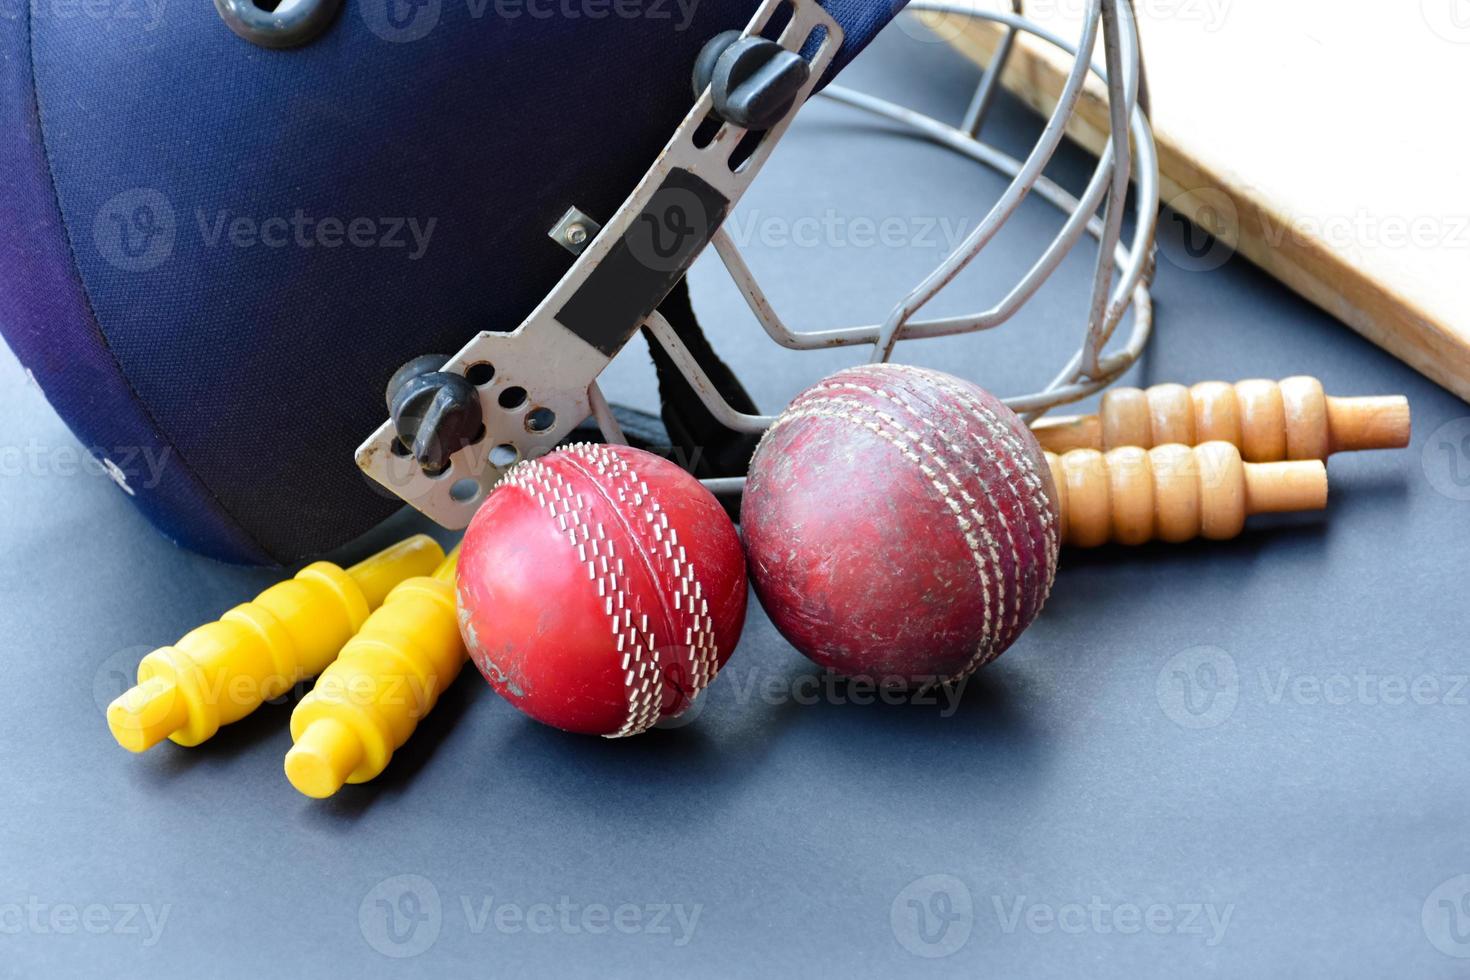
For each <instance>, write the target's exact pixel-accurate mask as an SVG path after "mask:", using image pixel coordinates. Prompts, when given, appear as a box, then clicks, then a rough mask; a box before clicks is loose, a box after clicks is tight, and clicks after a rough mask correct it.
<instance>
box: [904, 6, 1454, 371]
mask: <svg viewBox="0 0 1470 980" xmlns="http://www.w3.org/2000/svg"><path fill="white" fill-rule="evenodd" d="M1003 6H1004V7H1006V8H1008V6H1009V5H1003ZM1026 6H1027V10H1026V14H1027V16H1028V17H1031V18H1032V19H1033V20H1036V21H1037V22H1038V23H1040V24H1042V25H1043V26H1045V27H1048V28H1051V29H1052V30H1055V31H1056V32H1057V33H1059V34H1060V35H1061V36H1063V37H1065V38H1068V39H1075V38H1077V37H1078V36H1079V34H1080V29H1081V20H1080V17H1081V14H1080V10H1081V8H1082V7H1083V6H1084V5H1083V4H1082V3H1081V2H1078V0H1045V2H1041V0H1038V2H1032V3H1028V4H1027V5H1026ZM1136 8H1137V13H1138V19H1139V29H1140V32H1141V34H1142V39H1143V57H1144V65H1145V68H1146V70H1147V73H1148V82H1149V90H1150V94H1151V97H1152V101H1153V105H1152V110H1153V117H1152V118H1153V125H1154V129H1155V133H1156V135H1157V140H1158V148H1159V158H1160V169H1161V171H1162V182H1161V188H1162V198H1163V200H1164V202H1165V203H1167V204H1168V205H1169V206H1170V207H1172V208H1174V209H1175V210H1177V211H1178V212H1179V213H1181V214H1183V215H1185V216H1187V217H1188V218H1189V219H1190V220H1191V221H1193V222H1194V223H1195V224H1197V225H1198V226H1199V227H1200V228H1202V229H1204V230H1205V231H1208V232H1210V233H1211V234H1212V235H1214V236H1216V238H1217V239H1218V240H1219V241H1220V242H1222V243H1224V244H1225V245H1227V246H1228V247H1229V248H1232V249H1234V250H1236V251H1238V252H1239V253H1240V254H1241V255H1243V256H1245V257H1246V258H1248V259H1249V260H1250V261H1251V262H1253V263H1255V264H1256V265H1258V266H1260V267H1261V268H1262V269H1264V270H1265V271H1267V272H1269V273H1270V274H1271V275H1272V276H1274V277H1276V278H1277V279H1279V280H1281V281H1282V282H1283V283H1285V284H1286V285H1287V286H1289V287H1291V288H1292V289H1293V290H1295V291H1296V292H1297V293H1300V294H1301V295H1302V296H1304V297H1306V298H1307V299H1308V300H1310V301H1312V302H1313V303H1315V304H1316V305H1318V306H1320V307H1321V308H1322V309H1324V310H1326V311H1327V312H1329V313H1331V314H1332V315H1334V316H1336V317H1337V318H1338V319H1340V320H1342V321H1343V322H1344V323H1346V324H1347V325H1348V326H1350V327H1352V328H1353V329H1354V330H1356V331H1358V332H1359V333H1360V334H1362V335H1363V336H1365V337H1367V338H1368V339H1369V340H1371V341H1373V342H1374V343H1375V344H1377V345H1378V346H1380V347H1382V348H1384V349H1385V350H1387V351H1389V352H1391V353H1393V354H1394V355H1396V356H1397V357H1399V358H1400V359H1402V360H1403V361H1404V362H1406V363H1408V364H1409V365H1411V366H1412V367H1414V368H1415V369H1416V370H1418V371H1419V372H1421V373H1423V374H1424V375H1426V376H1428V377H1430V378H1432V379H1433V380H1435V381H1437V382H1439V383H1440V384H1442V385H1444V386H1445V387H1446V388H1448V389H1450V390H1451V391H1453V392H1455V393H1456V394H1458V395H1459V396H1460V397H1461V398H1466V399H1470V126H1467V125H1466V124H1465V122H1464V115H1463V108H1462V107H1461V103H1462V98H1461V97H1462V96H1463V94H1464V93H1465V92H1466V90H1467V87H1470V0H1403V2H1401V3H1392V4H1385V3H1376V2H1375V3H1370V2H1368V0H1292V2H1290V3H1281V2H1279V0H1137V2H1136ZM919 16H920V18H921V20H925V21H927V22H928V23H929V24H930V25H931V27H932V28H933V29H934V30H935V31H936V33H939V34H940V35H941V36H942V37H944V38H946V39H947V40H948V41H949V42H950V43H951V44H952V45H953V46H954V47H956V48H957V49H958V50H960V51H961V52H963V53H964V54H965V55H966V56H968V57H969V58H971V59H972V60H974V61H976V62H978V63H980V64H989V62H990V59H991V58H992V56H993V54H994V52H995V49H996V46H997V44H998V42H999V39H1000V37H1001V36H1002V32H1003V30H1004V28H1001V27H999V26H997V25H994V24H990V23H987V22H984V21H979V20H974V19H973V18H962V17H959V16H958V15H948V14H946V15H934V14H928V13H925V14H920V15H919ZM936 18H937V19H936ZM1094 60H1095V61H1097V62H1099V63H1100V62H1101V60H1102V44H1101V41H1099V43H1098V47H1097V51H1096V53H1095V56H1094ZM1067 69H1068V60H1067V57H1066V56H1065V55H1064V54H1063V53H1062V52H1061V51H1059V50H1058V49H1056V48H1055V47H1053V46H1051V45H1049V44H1046V43H1044V42H1037V41H1036V39H1035V38H1031V37H1025V40H1024V41H1023V42H1022V43H1019V44H1018V45H1017V46H1016V50H1015V52H1014V53H1013V55H1012V57H1011V60H1010V62H1009V63H1008V68H1007V70H1006V72H1005V74H1004V76H1003V80H1004V82H1005V85H1006V87H1007V88H1008V89H1009V90H1011V91H1012V92H1014V93H1016V94H1017V95H1019V96H1020V97H1021V98H1022V99H1024V100H1025V101H1026V102H1027V103H1029V104H1030V105H1031V106H1032V107H1034V108H1036V109H1037V110H1038V111H1041V112H1044V113H1047V112H1050V111H1051V109H1052V108H1053V106H1054V105H1055V99H1056V95H1057V93H1058V92H1059V91H1060V90H1061V87H1062V84H1063V82H1064V80H1065V78H1066V75H1067ZM1093 81H1094V83H1095V84H1093V85H1092V86H1091V87H1090V88H1089V90H1088V93H1087V95H1086V96H1085V97H1084V98H1083V100H1082V102H1081V105H1080V107H1079V113H1078V117H1077V119H1076V120H1075V121H1074V123H1073V125H1072V127H1071V129H1070V135H1071V136H1072V137H1073V138H1074V139H1076V140H1077V141H1078V142H1080V143H1081V144H1083V145H1084V146H1086V147H1088V148H1089V149H1090V150H1092V151H1094V152H1096V151H1098V150H1099V149H1100V148H1101V146H1102V145H1103V141H1104V138H1105V137H1104V134H1105V133H1106V131H1107V105H1106V92H1105V90H1104V88H1103V87H1102V85H1101V84H1100V83H1096V80H1095V79H1094V80H1093ZM1228 254H1229V253H1228V251H1227V252H1226V255H1227V256H1228ZM1169 258H1170V256H1168V255H1167V254H1166V255H1164V256H1161V259H1160V261H1161V263H1162V262H1164V261H1166V260H1167V259H1169ZM1182 259H1183V262H1182V264H1183V265H1185V267H1186V268H1188V267H1190V261H1191V256H1189V255H1185V256H1182ZM1199 261H1200V262H1201V263H1203V266H1202V267H1207V266H1208V263H1209V262H1210V261H1211V260H1210V259H1209V258H1208V257H1207V256H1205V255H1203V254H1202V255H1200V256H1199Z"/></svg>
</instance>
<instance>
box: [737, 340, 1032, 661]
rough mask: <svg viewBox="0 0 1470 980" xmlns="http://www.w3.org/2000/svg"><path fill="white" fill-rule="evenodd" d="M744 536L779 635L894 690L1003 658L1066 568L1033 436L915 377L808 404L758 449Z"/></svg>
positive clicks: (843, 381)
mask: <svg viewBox="0 0 1470 980" xmlns="http://www.w3.org/2000/svg"><path fill="white" fill-rule="evenodd" d="M741 524H742V528H743V530H744V532H745V543H746V557H747V560H748V562H749V566H750V576H751V580H752V582H753V583H754V584H755V590H756V595H757V596H759V597H760V600H761V604H762V605H763V606H764V607H765V610H766V612H767V613H768V614H769V615H770V617H771V620H772V622H774V623H775V625H776V627H777V629H779V630H780V631H781V633H782V634H783V635H784V636H785V637H786V638H787V639H788V640H790V641H791V643H792V645H793V646H795V647H796V648H797V649H798V650H800V651H801V652H802V653H804V654H806V655H807V656H808V657H810V658H811V659H812V660H814V661H816V662H817V663H818V664H820V665H822V666H823V667H828V668H831V669H833V670H835V671H838V672H840V673H843V674H848V675H854V676H861V677H867V678H871V679H873V680H875V681H877V682H879V683H884V684H887V685H890V686H903V685H926V684H931V683H942V682H948V681H953V680H958V679H959V678H962V677H964V676H966V675H968V674H969V673H970V672H971V671H973V670H975V669H976V668H977V667H980V666H982V665H984V664H986V663H989V662H990V661H991V660H993V659H995V658H996V657H998V656H1000V654H1001V653H1002V652H1003V651H1004V650H1005V649H1006V648H1007V647H1008V646H1010V645H1011V643H1013V642H1014V641H1015V639H1016V637H1017V636H1019V635H1020V633H1021V631H1022V630H1024V629H1025V628H1026V627H1027V626H1029V625H1030V623H1031V621H1032V620H1033V619H1034V618H1035V617H1036V614H1037V613H1038V612H1039V611H1040V610H1041V606H1042V603H1043V602H1045V601H1046V597H1047V594H1048V593H1049V592H1050V590H1051V583H1052V576H1053V574H1054V572H1055V570H1056V561H1057V544H1058V541H1057V537H1058V533H1057V532H1058V521H1057V496H1056V489H1055V487H1054V485H1053V483H1052V479H1051V473H1050V470H1049V468H1048V467H1047V464H1046V460H1045V457H1044V456H1043V455H1042V451H1041V447H1040V446H1039V445H1038V444H1037V442H1036V439H1035V437H1034V436H1032V434H1031V432H1030V430H1029V429H1027V428H1026V426H1025V425H1024V424H1023V423H1022V422H1021V420H1020V419H1019V418H1017V417H1016V415H1015V413H1014V412H1012V411H1011V410H1010V409H1008V408H1006V406H1005V405H1004V404H1002V403H1001V402H1000V401H999V400H998V399H997V398H995V397H994V396H993V395H991V394H989V393H988V392H986V391H984V390H983V389H981V388H979V387H976V386H975V385H973V384H970V383H969V382H968V381H963V380H961V379H959V378H956V377H952V376H950V375H947V374H944V373H942V372H939V371H931V370H926V369H922V368H915V367H908V366H903V365H896V364H873V365H865V366H862V367H857V368H851V369H848V370H844V371H839V372H837V373H836V374H833V375H831V376H830V377H828V378H826V379H825V380H823V381H821V382H819V383H818V384H816V385H814V386H813V387H811V388H809V389H807V390H806V391H805V392H803V393H802V394H801V395H799V396H797V398H796V400H795V401H793V402H792V403H791V405H790V406H789V407H788V408H787V409H786V411H785V412H783V413H782V414H781V416H780V418H779V419H777V421H776V422H775V424H774V425H772V426H771V429H770V430H769V431H768V432H767V433H766V435H765V437H764V438H763V439H762V440H761V443H760V447H759V448H758V449H757V450H756V454H755V458H754V459H753V460H752V462H751V467H750V476H749V479H748V481H747V483H746V488H745V499H744V502H743V504H742V507H741ZM900 679H901V680H900Z"/></svg>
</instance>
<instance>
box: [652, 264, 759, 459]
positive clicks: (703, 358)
mask: <svg viewBox="0 0 1470 980" xmlns="http://www.w3.org/2000/svg"><path fill="white" fill-rule="evenodd" d="M659 312H660V313H662V314H663V315H664V319H665V320H667V321H668V322H669V325H670V326H671V327H673V328H674V332H675V333H677V334H678V335H679V339H680V340H681V341H683V342H684V346H685V347H686V348H687V349H688V350H689V353H690V354H692V355H693V356H694V359H695V361H697V362H698V363H699V366H700V368H702V369H703V370H704V373H705V376H706V377H708V378H709V380H710V382H711V384H713V386H714V387H715V389H716V390H717V391H718V392H719V394H720V396H721V397H722V398H724V399H725V401H726V402H727V403H729V405H730V406H731V407H732V408H734V409H736V410H737V411H740V412H744V413H746V414H748V415H755V414H757V413H756V407H755V401H754V400H753V399H752V398H751V397H750V395H749V394H748V393H747V392H746V390H745V387H744V386H743V385H741V383H740V379H739V378H737V377H736V376H735V372H734V371H732V370H731V369H730V367H729V365H727V364H726V363H725V362H724V361H722V360H720V356H719V355H718V354H716V353H715V349H714V348H713V347H712V346H710V342H709V339H708V338H707V337H705V335H704V331H703V330H702V329H700V326H699V321H698V320H697V319H696V318H695V316H694V306H693V304H692V303H691V302H690V300H689V284H688V281H687V280H683V279H681V280H680V281H679V285H678V286H676V287H675V288H674V290H673V291H672V292H670V293H669V295H668V296H667V297H666V298H665V299H664V301H663V303H661V304H660V305H659ZM644 335H645V336H647V335H648V329H647V328H646V327H645V328H644ZM648 341H649V343H648V349H649V352H650V353H651V354H652V355H653V366H654V368H655V369H656V370H657V372H658V394H659V401H660V402H661V403H662V405H663V412H662V415H663V420H664V426H665V428H666V429H667V430H668V433H669V439H670V442H671V445H672V448H673V451H674V453H675V456H674V462H676V463H678V464H679V465H680V466H682V467H683V468H684V469H686V470H688V471H689V472H691V473H693V474H694V475H695V476H697V477H699V478H700V479H702V480H709V479H717V478H720V477H728V476H744V475H745V471H746V469H747V468H748V467H749V466H750V457H751V455H752V454H753V453H754V452H755V447H756V443H758V442H760V433H758V432H737V431H735V430H733V429H730V428H728V427H727V426H725V425H724V424H723V423H721V422H720V421H719V420H717V419H716V418H715V417H714V415H713V414H711V412H710V410H709V409H708V408H706V407H705V404H704V402H703V401H702V400H701V399H700V397H699V395H698V394H696V393H695V391H694V387H693V385H691V384H690V383H689V379H688V378H687V377H686V376H685V375H684V373H683V372H682V371H680V370H679V368H678V367H677V366H676V365H675V364H674V361H673V358H671V357H670V356H669V353H668V351H666V350H664V347H663V345H662V344H660V343H657V342H656V341H655V340H654V339H653V338H652V337H648Z"/></svg>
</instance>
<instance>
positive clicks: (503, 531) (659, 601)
mask: <svg viewBox="0 0 1470 980" xmlns="http://www.w3.org/2000/svg"><path fill="white" fill-rule="evenodd" d="M458 592H459V622H460V632H461V633H462V634H463V635H464V640H465V645H466V646H467V647H468V649H469V654H470V658H471V659H472V660H474V662H475V666H477V667H479V668H480V673H482V674H484V675H485V679H486V680H488V681H489V682H490V686H491V687H493V688H495V690H496V691H498V692H499V693H500V694H501V696H503V697H504V698H505V699H506V700H508V701H510V703H511V704H514V705H515V706H516V707H517V708H520V709H521V710H522V711H524V712H526V714H528V715H530V716H531V717H533V718H535V719H536V720H538V721H542V722H545V723H546V724H548V725H554V726H555V727H557V728H562V729H565V730H567V731H572V732H584V733H588V734H595V735H634V734H637V733H638V732H642V731H644V730H646V729H648V728H650V727H651V726H652V725H654V724H655V723H656V722H657V721H658V720H659V719H660V718H663V717H667V716H672V715H677V714H679V713H680V712H682V711H683V710H684V709H685V708H687V707H688V706H689V703H690V700H691V699H692V698H693V697H694V695H696V694H697V693H699V691H700V690H702V689H703V688H704V687H705V686H706V685H707V684H709V682H710V681H711V680H713V679H714V676H715V673H716V672H717V671H718V670H719V669H720V668H721V667H722V666H724V664H725V661H726V660H728V659H729V657H730V653H731V652H732V651H733V650H734V648H735V644H736V641H737V640H738V639H739V637H740V629H741V626H742V625H743V624H744V622H745V595H746V577H745V559H744V556H743V554H742V552H741V547H740V538H739V535H737V534H736V532H735V526H734V525H733V524H732V523H731V522H730V518H729V517H728V516H727V515H726V513H725V511H724V509H723V508H722V507H721V506H720V504H719V502H718V501H717V500H715V498H714V496H713V495H712V494H711V493H710V492H709V491H708V490H706V489H705V488H704V486H702V485H701V484H700V482H699V481H698V480H696V479H695V478H694V477H692V476H690V475H689V474H688V473H686V472H684V471H683V470H681V469H679V468H678V467H677V466H675V465H674V464H673V463H670V462H668V461H667V460H664V459H661V458H659V457H658V456H655V455H653V454H652V453H646V452H643V451H641V450H638V449H630V448H628V447H626V446H601V445H576V446H570V447H567V448H565V449H561V450H558V451H557V452H554V453H551V454H549V455H547V456H544V457H542V458H540V459H536V460H529V461H527V462H524V463H521V464H520V465H519V466H517V467H515V468H514V469H513V470H511V471H510V473H509V474H507V475H506V477H505V478H504V479H503V480H502V481H501V482H500V484H499V485H498V486H497V487H496V488H495V490H494V491H493V492H492V493H491V494H490V496H489V497H488V498H487V499H486V500H485V503H484V504H483V505H482V506H481V507H480V509H479V511H478V512H476V514H475V517H474V520H473V521H471V522H470V526H469V530H467V531H466V532H465V537H464V544H463V548H462V550H461V553H460V559H459V572H458Z"/></svg>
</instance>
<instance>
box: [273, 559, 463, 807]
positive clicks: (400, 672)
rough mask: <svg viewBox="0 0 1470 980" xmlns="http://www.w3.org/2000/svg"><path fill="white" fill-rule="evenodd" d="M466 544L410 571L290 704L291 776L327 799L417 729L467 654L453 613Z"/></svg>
mask: <svg viewBox="0 0 1470 980" xmlns="http://www.w3.org/2000/svg"><path fill="white" fill-rule="evenodd" d="M458 560H459V549H458V548H455V549H454V551H452V552H450V554H449V557H448V558H446V559H445V560H444V563H443V564H441V565H440V566H439V568H438V569H437V570H436V571H435V572H434V574H433V576H432V577H426V578H411V579H409V580H407V581H406V582H403V583H402V584H400V585H399V586H398V587H397V588H395V589H394V590H393V591H392V593H391V594H390V595H389V596H388V599H387V601H385V602H384V603H383V607H382V608H381V609H379V610H378V611H377V612H375V613H373V614H372V615H371V616H369V617H368V620H367V623H366V624H364V625H363V627H362V630H361V631H360V632H359V633H358V634H357V635H356V636H354V637H353V638H352V639H351V640H350V641H349V642H348V643H347V645H346V646H345V647H343V649H342V654H341V656H339V657H338V658H337V660H336V661H335V662H333V663H332V665H331V666H329V667H328V668H327V669H326V670H325V671H324V672H323V673H322V676H321V677H320V678H318V680H317V682H316V686H315V687H313V688H312V690H311V692H310V693H309V694H307V695H306V697H304V698H302V699H301V703H300V704H298V705H296V710H295V711H293V712H292V713H291V738H292V739H293V740H294V741H295V743H296V744H295V745H294V746H292V748H291V750H290V751H289V752H287V753H286V778H287V779H289V780H290V781H291V785H292V786H295V787H296V788H297V789H298V790H300V791H301V792H302V793H305V794H306V795H307V796H312V797H316V798H317V799H322V798H324V797H328V796H331V795H332V794H333V793H335V792H337V790H339V789H341V788H342V785H343V784H344V783H363V782H367V781H368V780H370V779H373V778H376V777H377V775H378V774H379V773H381V772H382V771H383V769H384V768H385V767H386V766H387V765H388V760H389V759H391V758H392V757H393V752H394V750H395V749H397V748H398V747H399V746H400V745H402V744H403V743H404V742H405V741H407V739H408V737H409V736H410V735H412V734H413V730H414V728H416V727H417V726H418V723H419V721H420V720H422V719H423V717H424V716H425V715H426V714H428V713H429V711H430V709H432V708H433V707H434V703H435V702H436V701H437V700H438V699H439V694H440V692H442V691H443V690H444V688H446V687H448V686H449V684H450V683H451V682H452V681H453V680H454V678H455V677H456V676H458V674H459V669H460V667H461V666H463V665H464V662H465V648H464V642H463V641H462V640H461V639H460V635H459V621H458V618H457V616H456V615H455V595H454V574H455V566H456V564H457V562H458Z"/></svg>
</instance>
